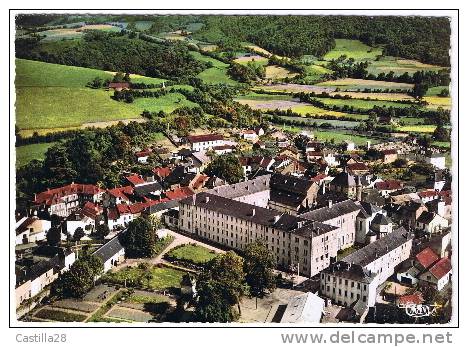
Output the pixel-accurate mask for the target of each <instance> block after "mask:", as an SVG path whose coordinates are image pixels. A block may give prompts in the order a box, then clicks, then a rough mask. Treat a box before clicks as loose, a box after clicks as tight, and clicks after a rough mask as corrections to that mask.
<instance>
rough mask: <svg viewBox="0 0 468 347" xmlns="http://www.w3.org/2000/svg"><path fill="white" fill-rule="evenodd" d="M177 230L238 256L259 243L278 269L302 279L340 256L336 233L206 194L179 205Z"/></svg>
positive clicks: (274, 212) (321, 225)
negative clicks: (234, 251) (292, 269)
mask: <svg viewBox="0 0 468 347" xmlns="http://www.w3.org/2000/svg"><path fill="white" fill-rule="evenodd" d="M179 228H180V229H181V230H183V231H185V232H188V233H194V234H196V235H198V236H199V237H202V238H205V239H207V240H210V241H212V242H216V243H219V244H222V245H224V246H227V247H230V248H233V249H237V250H242V249H244V248H245V246H246V245H248V244H249V243H252V242H254V241H255V240H257V239H262V240H263V241H264V242H265V244H266V245H267V247H268V248H269V249H270V250H271V252H272V253H273V254H274V255H275V256H276V260H277V263H278V265H279V266H281V267H283V268H289V267H290V266H291V265H294V266H296V267H297V268H298V270H299V272H300V273H301V274H302V275H304V276H309V277H311V276H314V275H316V274H318V273H319V272H320V271H322V270H323V269H325V268H327V267H328V266H329V265H330V263H331V260H332V259H334V258H335V257H336V255H337V251H338V247H337V246H338V240H337V231H338V228H336V227H334V226H330V225H327V224H323V223H320V222H316V221H311V220H307V219H305V218H300V217H297V216H292V215H289V214H286V213H281V212H278V211H275V210H270V209H266V208H263V207H260V206H255V205H251V204H248V203H244V202H240V201H236V200H233V199H229V198H225V197H222V196H218V195H214V194H210V193H207V192H203V193H199V194H196V195H193V196H192V197H189V198H186V199H183V200H181V201H180V203H179Z"/></svg>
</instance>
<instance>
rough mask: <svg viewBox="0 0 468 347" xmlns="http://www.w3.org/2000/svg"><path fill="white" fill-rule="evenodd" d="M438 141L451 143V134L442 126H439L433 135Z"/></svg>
mask: <svg viewBox="0 0 468 347" xmlns="http://www.w3.org/2000/svg"><path fill="white" fill-rule="evenodd" d="M432 137H433V138H434V140H436V141H450V132H449V131H448V130H447V129H446V128H444V127H443V126H442V125H438V126H437V127H436V128H435V130H434V133H433V135H432Z"/></svg>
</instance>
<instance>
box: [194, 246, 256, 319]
mask: <svg viewBox="0 0 468 347" xmlns="http://www.w3.org/2000/svg"><path fill="white" fill-rule="evenodd" d="M247 291H248V286H247V284H246V283H245V273H244V270H243V259H242V258H241V257H239V256H238V255H236V254H235V253H234V252H232V251H229V252H227V253H225V254H222V255H218V256H217V257H216V258H214V259H212V260H211V261H210V262H208V264H207V265H206V267H205V269H204V270H203V271H202V272H201V273H200V276H199V278H198V281H197V292H198V301H197V306H196V310H195V312H196V315H197V317H198V319H199V320H201V321H203V322H230V321H232V320H235V319H236V318H237V316H238V314H239V315H240V313H241V309H240V298H241V297H242V296H243V295H244V294H245V293H246V292H247ZM233 305H237V307H238V314H236V313H234V312H233V311H232V306H233Z"/></svg>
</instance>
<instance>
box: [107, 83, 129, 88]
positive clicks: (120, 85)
mask: <svg viewBox="0 0 468 347" xmlns="http://www.w3.org/2000/svg"><path fill="white" fill-rule="evenodd" d="M108 87H109V88H114V89H119V88H120V89H128V88H130V83H128V82H109V85H108Z"/></svg>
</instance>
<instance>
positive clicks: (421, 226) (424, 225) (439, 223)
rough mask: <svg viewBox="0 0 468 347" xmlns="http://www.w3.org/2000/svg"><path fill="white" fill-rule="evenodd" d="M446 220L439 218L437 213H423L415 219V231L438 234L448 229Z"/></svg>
mask: <svg viewBox="0 0 468 347" xmlns="http://www.w3.org/2000/svg"><path fill="white" fill-rule="evenodd" d="M448 225H449V223H448V220H447V219H445V218H443V217H441V216H439V215H438V214H437V213H434V212H428V211H424V212H422V213H421V215H420V216H419V217H418V218H417V219H416V229H417V230H421V231H425V232H426V233H429V234H433V233H438V232H440V231H442V230H444V229H446V228H448Z"/></svg>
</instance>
